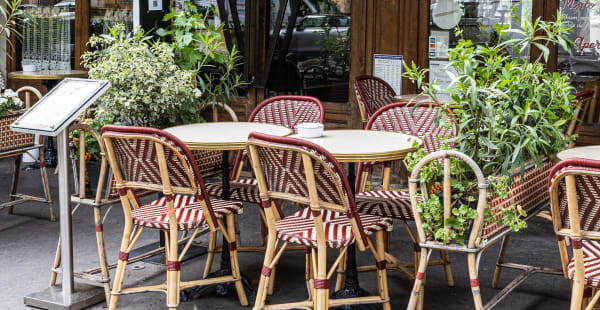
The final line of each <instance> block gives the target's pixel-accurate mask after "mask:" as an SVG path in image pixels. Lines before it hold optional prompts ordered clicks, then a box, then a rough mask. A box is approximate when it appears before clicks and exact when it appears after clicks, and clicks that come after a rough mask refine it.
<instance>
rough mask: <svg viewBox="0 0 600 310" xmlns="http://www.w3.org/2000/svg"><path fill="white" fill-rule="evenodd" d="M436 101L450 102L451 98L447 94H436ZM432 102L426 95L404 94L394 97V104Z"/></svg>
mask: <svg viewBox="0 0 600 310" xmlns="http://www.w3.org/2000/svg"><path fill="white" fill-rule="evenodd" d="M437 98H438V100H440V101H442V102H451V101H452V98H451V97H450V95H449V94H438V95H437ZM411 100H412V101H416V102H419V101H433V100H432V99H431V97H429V96H427V95H421V94H404V95H396V96H394V102H407V101H411Z"/></svg>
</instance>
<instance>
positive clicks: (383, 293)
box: [375, 230, 391, 310]
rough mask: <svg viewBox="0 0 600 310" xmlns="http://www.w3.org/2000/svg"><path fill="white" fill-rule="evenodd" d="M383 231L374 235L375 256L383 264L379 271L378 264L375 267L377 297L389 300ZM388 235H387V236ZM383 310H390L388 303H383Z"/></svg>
mask: <svg viewBox="0 0 600 310" xmlns="http://www.w3.org/2000/svg"><path fill="white" fill-rule="evenodd" d="M385 233H386V232H385V231H381V230H380V231H378V232H377V234H376V236H375V237H376V242H377V244H376V246H377V254H378V256H379V257H380V258H381V259H382V262H383V263H384V264H383V266H381V267H383V268H382V269H380V268H381V267H380V266H379V264H378V265H377V279H378V280H379V281H378V282H379V297H381V299H389V293H388V281H387V270H386V268H385V253H386V237H385ZM388 235H389V234H388ZM383 310H391V307H390V302H389V301H387V302H385V303H383Z"/></svg>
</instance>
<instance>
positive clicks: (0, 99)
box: [0, 89, 25, 116]
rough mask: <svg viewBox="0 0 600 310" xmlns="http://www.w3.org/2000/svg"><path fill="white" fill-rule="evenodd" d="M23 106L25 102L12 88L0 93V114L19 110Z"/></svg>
mask: <svg viewBox="0 0 600 310" xmlns="http://www.w3.org/2000/svg"><path fill="white" fill-rule="evenodd" d="M24 107H25V103H24V102H23V101H22V100H21V99H20V98H19V95H18V94H17V92H15V91H14V90H12V89H7V90H5V91H4V93H2V95H0V116H6V115H7V114H9V113H10V112H13V111H18V110H21V109H23V108H24Z"/></svg>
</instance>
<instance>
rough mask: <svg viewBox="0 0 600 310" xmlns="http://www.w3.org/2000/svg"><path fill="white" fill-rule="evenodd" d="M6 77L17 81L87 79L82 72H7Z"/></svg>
mask: <svg viewBox="0 0 600 310" xmlns="http://www.w3.org/2000/svg"><path fill="white" fill-rule="evenodd" d="M8 77H9V78H11V79H17V80H62V79H64V78H68V77H83V78H85V77H87V71H84V70H40V71H15V72H9V73H8Z"/></svg>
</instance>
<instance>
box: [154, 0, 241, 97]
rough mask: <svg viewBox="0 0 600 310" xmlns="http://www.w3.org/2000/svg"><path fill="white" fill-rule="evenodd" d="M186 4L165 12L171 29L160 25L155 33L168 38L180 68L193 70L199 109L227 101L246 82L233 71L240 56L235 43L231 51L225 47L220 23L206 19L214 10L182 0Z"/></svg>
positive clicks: (215, 13) (222, 26)
mask: <svg viewBox="0 0 600 310" xmlns="http://www.w3.org/2000/svg"><path fill="white" fill-rule="evenodd" d="M186 7H187V9H186V10H181V11H174V10H173V11H171V12H170V13H168V14H167V15H165V17H164V19H163V20H164V21H169V22H170V23H171V28H170V29H164V28H160V29H158V30H157V32H156V33H157V34H158V35H160V36H161V37H163V38H170V41H171V43H170V46H171V48H173V49H174V50H175V51H176V59H175V61H176V63H177V64H178V65H179V66H180V67H181V68H183V69H186V70H194V71H195V72H196V75H195V81H196V83H197V86H198V88H199V89H200V92H199V95H198V96H197V98H196V100H197V101H198V102H199V105H200V108H204V107H206V106H209V105H210V106H212V105H215V104H219V103H229V98H231V97H232V96H235V95H237V92H238V90H239V88H240V87H242V86H244V85H247V83H245V82H243V81H242V79H241V75H240V74H239V73H238V72H237V68H238V66H239V65H240V64H241V61H242V57H241V56H240V55H239V52H238V51H237V50H236V47H235V45H234V46H233V48H232V50H231V52H230V51H228V50H227V47H226V46H225V44H224V40H223V35H222V33H223V31H224V29H223V28H224V24H221V25H220V26H215V24H214V23H210V22H209V21H208V18H209V17H210V16H217V15H218V14H217V12H216V11H215V10H210V11H208V12H199V11H198V10H197V8H196V6H194V5H193V4H192V3H190V2H186ZM217 17H218V16H217ZM217 17H215V18H217Z"/></svg>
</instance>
